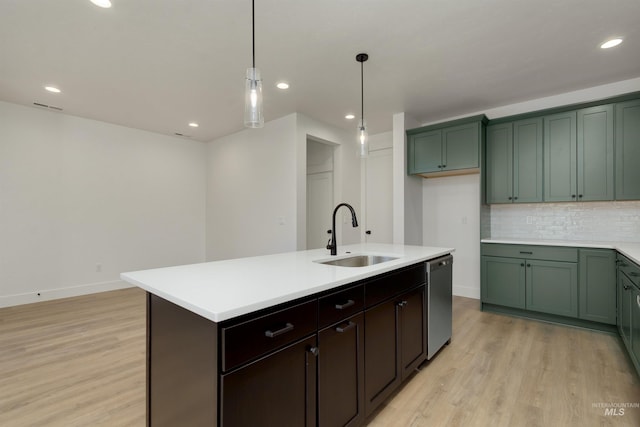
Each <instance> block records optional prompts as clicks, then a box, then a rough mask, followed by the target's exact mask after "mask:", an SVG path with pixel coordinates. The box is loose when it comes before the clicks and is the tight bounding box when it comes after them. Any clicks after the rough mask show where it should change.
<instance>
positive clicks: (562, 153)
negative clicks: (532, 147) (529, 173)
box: [544, 111, 578, 202]
mask: <svg viewBox="0 0 640 427" xmlns="http://www.w3.org/2000/svg"><path fill="white" fill-rule="evenodd" d="M576 168H577V144H576V112H575V111H571V112H567V113H560V114H554V115H551V116H545V118H544V200H545V201H546V202H568V201H572V200H577V197H578V194H577V182H576V180H577V172H576Z"/></svg>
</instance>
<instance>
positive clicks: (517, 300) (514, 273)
mask: <svg viewBox="0 0 640 427" xmlns="http://www.w3.org/2000/svg"><path fill="white" fill-rule="evenodd" d="M481 262H482V268H481V270H482V277H481V279H480V283H481V292H482V302H485V303H489V304H496V305H502V306H506V307H515V308H525V264H524V260H521V259H517V258H502V257H493V256H483V257H482V261H481Z"/></svg>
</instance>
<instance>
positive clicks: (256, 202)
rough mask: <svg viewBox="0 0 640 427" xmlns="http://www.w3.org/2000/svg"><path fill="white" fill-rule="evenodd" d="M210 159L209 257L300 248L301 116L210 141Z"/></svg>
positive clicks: (212, 258) (249, 254)
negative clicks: (298, 127) (298, 128)
mask: <svg viewBox="0 0 640 427" xmlns="http://www.w3.org/2000/svg"><path fill="white" fill-rule="evenodd" d="M305 145H306V143H305ZM207 162H208V173H207V246H206V247H207V260H218V259H228V258H239V257H246V256H253V255H262V254H270V253H277V252H286V251H292V250H295V249H296V200H295V197H296V169H295V165H296V115H295V114H290V115H288V116H285V117H282V118H280V119H277V120H273V121H270V122H267V123H265V125H264V127H263V128H261V129H245V130H242V131H240V132H238V133H235V134H232V135H229V136H226V137H223V138H220V139H217V140H215V141H213V142H210V143H208V144H207Z"/></svg>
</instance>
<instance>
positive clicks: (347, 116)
mask: <svg viewBox="0 0 640 427" xmlns="http://www.w3.org/2000/svg"><path fill="white" fill-rule="evenodd" d="M344 118H345V119H347V120H353V119H355V118H356V116H354V115H353V114H347V115H346V116H344Z"/></svg>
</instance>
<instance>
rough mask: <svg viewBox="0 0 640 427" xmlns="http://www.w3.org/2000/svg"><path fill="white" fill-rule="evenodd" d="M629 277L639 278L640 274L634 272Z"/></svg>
mask: <svg viewBox="0 0 640 427" xmlns="http://www.w3.org/2000/svg"><path fill="white" fill-rule="evenodd" d="M629 275H630V276H631V277H638V276H640V273H638V272H637V271H632V272H631V273H629Z"/></svg>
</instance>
